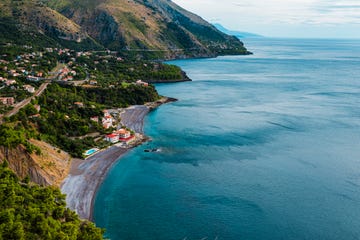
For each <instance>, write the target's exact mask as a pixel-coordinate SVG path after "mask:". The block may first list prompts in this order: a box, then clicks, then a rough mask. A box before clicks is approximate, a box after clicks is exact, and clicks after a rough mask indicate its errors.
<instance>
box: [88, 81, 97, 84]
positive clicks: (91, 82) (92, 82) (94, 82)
mask: <svg viewBox="0 0 360 240" xmlns="http://www.w3.org/2000/svg"><path fill="white" fill-rule="evenodd" d="M89 83H90V85H97V81H96V80H90V81H89Z"/></svg>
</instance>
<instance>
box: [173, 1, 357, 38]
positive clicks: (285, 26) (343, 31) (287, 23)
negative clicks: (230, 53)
mask: <svg viewBox="0 0 360 240" xmlns="http://www.w3.org/2000/svg"><path fill="white" fill-rule="evenodd" d="M173 2H175V3H177V4H178V5H180V6H181V7H183V8H185V9H187V10H189V11H191V12H193V13H196V14H198V15H200V16H201V17H203V18H204V19H205V20H207V21H209V22H211V23H220V24H221V25H223V26H224V27H226V28H228V29H230V30H238V31H244V32H251V33H257V34H260V35H264V36H267V37H295V38H360V0H173Z"/></svg>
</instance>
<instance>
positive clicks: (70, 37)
mask: <svg viewBox="0 0 360 240" xmlns="http://www.w3.org/2000/svg"><path fill="white" fill-rule="evenodd" d="M0 30H1V31H0V41H1V42H3V43H4V42H12V43H16V44H29V45H31V44H35V45H40V46H53V45H56V44H61V45H63V46H65V47H68V46H69V47H70V46H71V47H74V46H75V45H79V46H80V47H91V48H100V45H99V44H97V43H96V42H95V41H94V40H92V39H91V38H90V37H89V35H88V34H87V33H86V32H85V31H83V30H82V28H81V27H80V26H79V25H77V24H76V23H74V22H73V21H72V20H70V19H68V18H66V17H65V16H63V15H62V14H60V13H58V12H57V11H55V10H53V9H51V8H49V7H47V6H45V5H44V4H43V3H41V2H38V1H36V0H27V1H15V0H2V1H1V3H0ZM76 43H77V44H76ZM75 48H76V46H75Z"/></svg>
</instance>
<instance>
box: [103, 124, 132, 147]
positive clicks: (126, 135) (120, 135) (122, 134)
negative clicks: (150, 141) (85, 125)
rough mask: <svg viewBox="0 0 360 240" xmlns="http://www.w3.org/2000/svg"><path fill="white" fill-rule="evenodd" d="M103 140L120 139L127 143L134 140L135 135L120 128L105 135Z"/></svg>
mask: <svg viewBox="0 0 360 240" xmlns="http://www.w3.org/2000/svg"><path fill="white" fill-rule="evenodd" d="M105 140H106V141H108V142H111V143H117V142H119V141H120V142H123V143H126V144H129V143H131V142H132V141H134V140H135V136H134V135H131V132H130V131H129V130H127V129H124V128H121V129H119V130H117V131H114V132H113V133H112V134H108V135H106V137H105Z"/></svg>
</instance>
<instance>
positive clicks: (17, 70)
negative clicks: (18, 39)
mask: <svg viewBox="0 0 360 240" xmlns="http://www.w3.org/2000/svg"><path fill="white" fill-rule="evenodd" d="M4 56H5V57H6V55H4ZM42 57H43V53H42V52H36V53H35V52H33V53H24V54H22V55H18V56H17V57H16V58H15V59H14V60H12V61H6V60H4V59H0V66H2V70H3V71H4V72H7V74H8V76H10V77H14V78H16V77H21V76H23V77H26V78H27V80H30V81H39V80H41V79H42V78H43V76H44V73H43V72H41V71H34V70H33V69H34V68H36V67H38V65H37V64H36V61H37V60H38V59H39V58H42ZM10 66H11V67H10Z"/></svg>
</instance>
